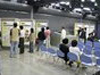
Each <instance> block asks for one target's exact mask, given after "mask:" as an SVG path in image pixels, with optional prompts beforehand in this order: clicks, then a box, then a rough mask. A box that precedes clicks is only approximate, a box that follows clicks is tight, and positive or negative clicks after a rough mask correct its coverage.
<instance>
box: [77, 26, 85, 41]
mask: <svg viewBox="0 0 100 75" xmlns="http://www.w3.org/2000/svg"><path fill="white" fill-rule="evenodd" d="M77 32H78V39H79V40H80V39H81V40H83V41H84V42H85V41H86V32H87V28H81V27H79V30H78V31H77Z"/></svg>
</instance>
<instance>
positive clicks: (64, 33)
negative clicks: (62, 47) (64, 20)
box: [60, 27, 66, 42]
mask: <svg viewBox="0 0 100 75" xmlns="http://www.w3.org/2000/svg"><path fill="white" fill-rule="evenodd" d="M65 38H66V30H65V28H64V27H62V30H61V40H60V41H61V42H62V40H63V39H65Z"/></svg>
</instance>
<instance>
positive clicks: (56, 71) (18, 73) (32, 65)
mask: <svg viewBox="0 0 100 75" xmlns="http://www.w3.org/2000/svg"><path fill="white" fill-rule="evenodd" d="M0 55H1V60H2V63H1V64H2V75H86V74H87V75H92V73H93V72H95V71H96V69H95V68H94V67H89V68H88V69H86V70H85V69H84V70H83V69H80V70H79V71H78V72H77V71H76V70H77V69H75V68H69V67H68V66H66V65H65V64H64V62H62V61H61V60H60V61H58V62H54V61H53V60H52V58H49V57H48V56H41V55H40V54H39V53H37V52H35V53H34V54H30V53H28V52H27V49H26V51H25V53H24V54H22V55H18V58H9V50H2V51H0Z"/></svg>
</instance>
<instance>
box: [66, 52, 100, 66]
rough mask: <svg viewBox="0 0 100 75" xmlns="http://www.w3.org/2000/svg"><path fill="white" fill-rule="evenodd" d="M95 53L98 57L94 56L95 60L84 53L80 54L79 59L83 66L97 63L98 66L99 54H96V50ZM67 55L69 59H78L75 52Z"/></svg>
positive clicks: (99, 61) (99, 63)
mask: <svg viewBox="0 0 100 75" xmlns="http://www.w3.org/2000/svg"><path fill="white" fill-rule="evenodd" d="M99 53H100V52H99ZM95 55H96V57H98V58H95V60H96V61H93V60H94V58H93V57H88V56H86V55H85V54H82V55H81V56H80V61H81V63H82V64H83V65H85V66H94V65H97V66H98V67H100V54H98V53H97V52H96V53H95ZM68 57H69V60H70V61H78V57H77V56H76V55H75V54H73V53H71V52H69V53H68Z"/></svg>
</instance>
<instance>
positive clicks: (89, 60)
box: [80, 54, 92, 65]
mask: <svg viewBox="0 0 100 75" xmlns="http://www.w3.org/2000/svg"><path fill="white" fill-rule="evenodd" d="M80 59H81V62H82V63H83V64H84V65H91V64H92V58H91V57H87V56H85V55H84V54H82V55H81V57H80Z"/></svg>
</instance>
